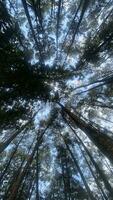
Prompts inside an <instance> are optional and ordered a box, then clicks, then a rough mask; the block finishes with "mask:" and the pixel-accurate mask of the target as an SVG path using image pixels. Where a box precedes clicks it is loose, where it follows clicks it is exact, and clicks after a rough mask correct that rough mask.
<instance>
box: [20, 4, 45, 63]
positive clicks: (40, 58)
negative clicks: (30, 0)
mask: <svg viewBox="0 0 113 200" xmlns="http://www.w3.org/2000/svg"><path fill="white" fill-rule="evenodd" d="M21 1H22V4H23V7H24V10H25V14H26V17H27V19H28V22H29V26H30V28H31V31H32V35H33V38H34V41H35V43H36V46H37V49H38V51H39V62H40V64H43V63H44V61H43V56H42V50H41V49H40V46H41V44H40V43H39V42H38V41H37V38H36V35H35V31H34V28H33V24H32V21H31V18H30V14H29V10H28V7H27V3H26V0H21Z"/></svg>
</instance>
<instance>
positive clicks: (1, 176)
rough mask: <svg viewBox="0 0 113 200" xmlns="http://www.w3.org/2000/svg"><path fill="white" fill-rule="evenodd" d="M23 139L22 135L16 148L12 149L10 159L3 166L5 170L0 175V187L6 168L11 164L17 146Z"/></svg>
mask: <svg viewBox="0 0 113 200" xmlns="http://www.w3.org/2000/svg"><path fill="white" fill-rule="evenodd" d="M23 137H24V134H23V135H22V137H21V139H20V141H19V142H18V143H17V145H16V147H15V148H14V151H13V152H12V153H11V157H10V159H9V161H8V162H7V165H6V166H5V169H4V170H3V172H2V174H1V175H0V185H1V183H2V180H3V177H4V175H5V174H6V172H7V170H8V168H9V166H10V163H11V161H12V159H13V157H14V155H15V153H16V152H17V149H18V146H19V144H20V143H21V141H22V139H23Z"/></svg>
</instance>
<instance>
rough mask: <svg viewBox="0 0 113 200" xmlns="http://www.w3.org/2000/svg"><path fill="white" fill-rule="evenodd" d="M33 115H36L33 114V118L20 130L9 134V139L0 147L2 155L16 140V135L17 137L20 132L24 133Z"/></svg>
mask: <svg viewBox="0 0 113 200" xmlns="http://www.w3.org/2000/svg"><path fill="white" fill-rule="evenodd" d="M35 115H36V114H34V115H33V117H32V118H31V119H30V120H29V121H28V122H27V123H26V124H25V125H23V126H22V127H21V128H20V129H18V130H17V131H15V132H14V133H13V134H11V137H10V138H9V139H8V140H6V141H5V142H3V143H2V144H1V145H0V153H2V152H3V151H4V150H5V149H6V148H7V147H8V145H9V144H10V143H11V142H12V141H13V140H14V139H15V138H16V136H17V135H19V133H21V132H22V131H23V132H25V131H26V129H27V127H28V125H29V124H30V123H31V122H32V120H33V119H34V116H35Z"/></svg>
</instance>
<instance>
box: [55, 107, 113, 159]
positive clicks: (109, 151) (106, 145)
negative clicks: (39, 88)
mask: <svg viewBox="0 0 113 200" xmlns="http://www.w3.org/2000/svg"><path fill="white" fill-rule="evenodd" d="M58 104H59V105H60V106H61V108H62V111H63V112H64V113H66V114H67V115H68V116H69V117H70V119H72V121H73V122H75V124H76V126H77V127H78V128H80V129H81V130H82V131H83V132H84V133H85V134H86V135H87V136H88V137H89V138H90V139H91V141H92V142H93V143H94V144H95V145H96V146H97V147H98V148H99V150H100V151H102V153H103V154H104V155H105V156H107V158H108V159H109V160H110V161H111V162H112V163H113V139H112V138H110V137H109V136H107V135H106V134H105V133H103V132H102V131H100V130H98V129H97V128H95V127H94V126H92V125H91V124H89V123H86V121H85V120H83V119H81V118H80V117H79V116H78V115H76V114H75V113H73V112H71V111H70V110H69V109H67V108H66V107H64V106H63V105H62V104H60V103H58Z"/></svg>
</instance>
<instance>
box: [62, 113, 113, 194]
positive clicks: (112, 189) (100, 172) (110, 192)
mask: <svg viewBox="0 0 113 200" xmlns="http://www.w3.org/2000/svg"><path fill="white" fill-rule="evenodd" d="M63 119H64V120H65V122H66V124H67V125H68V126H69V127H70V129H71V130H72V131H73V133H74V134H75V136H76V138H77V139H78V141H79V142H80V145H82V147H83V148H84V150H85V152H86V153H87V155H88V156H89V158H90V160H91V162H92V164H93V166H94V167H95V169H96V172H97V174H99V177H100V179H101V180H102V181H103V183H104V185H105V187H106V189H107V190H108V192H109V196H111V197H112V196H113V188H112V187H111V185H110V184H109V182H108V180H107V178H106V175H105V174H104V172H103V170H102V169H100V167H99V166H98V164H97V163H96V162H95V160H94V159H93V157H92V155H91V154H90V152H89V151H88V149H87V148H86V146H85V145H84V143H83V142H82V140H81V139H80V137H79V136H78V135H77V133H76V131H75V130H74V129H73V128H72V126H71V125H70V124H69V123H68V121H67V119H66V118H64V117H63Z"/></svg>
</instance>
